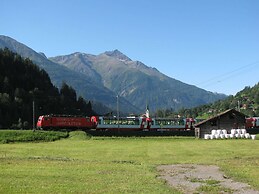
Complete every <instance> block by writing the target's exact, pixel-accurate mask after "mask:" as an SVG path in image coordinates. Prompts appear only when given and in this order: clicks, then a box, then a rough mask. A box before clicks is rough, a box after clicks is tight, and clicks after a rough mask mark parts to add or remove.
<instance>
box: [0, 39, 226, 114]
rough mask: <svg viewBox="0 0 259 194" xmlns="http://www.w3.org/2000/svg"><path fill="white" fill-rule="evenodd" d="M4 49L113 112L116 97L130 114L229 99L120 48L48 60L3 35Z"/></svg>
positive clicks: (72, 54) (76, 53)
mask: <svg viewBox="0 0 259 194" xmlns="http://www.w3.org/2000/svg"><path fill="white" fill-rule="evenodd" d="M0 47H2V48H3V47H9V48H11V50H12V51H14V52H17V53H18V54H21V55H22V56H23V57H25V58H26V57H28V58H30V59H31V60H32V61H33V62H35V63H36V64H37V65H39V66H40V67H41V68H43V69H45V70H46V71H47V73H48V74H49V75H50V78H51V80H52V81H53V83H54V85H56V86H58V87H59V86H60V85H61V84H62V82H63V81H65V82H66V83H67V84H69V85H71V86H72V87H73V88H75V90H76V91H77V93H78V95H82V96H83V97H84V98H85V99H89V100H94V101H98V102H101V103H103V104H104V105H105V106H107V107H110V108H113V110H115V109H116V106H117V105H116V101H117V98H116V96H120V102H119V103H120V110H121V111H124V112H128V113H134V112H135V113H140V112H143V111H144V110H145V108H146V105H147V104H149V107H150V109H151V110H156V109H163V108H171V109H179V108H183V107H194V106H198V105H201V104H206V103H210V102H213V101H216V100H218V99H222V98H225V97H226V95H223V94H214V93H212V92H208V91H206V90H204V89H201V88H198V87H196V86H193V85H189V84H185V83H183V82H181V81H179V80H176V79H174V78H170V77H169V76H167V75H164V74H162V73H161V72H159V71H158V70H157V69H156V68H153V67H148V66H147V65H145V64H144V63H142V62H140V61H133V60H131V59H130V58H129V57H127V56H126V55H125V54H123V53H122V52H121V51H119V50H117V49H116V50H113V51H106V52H104V53H101V54H98V55H93V54H86V53H81V52H74V53H71V54H69V55H61V56H56V57H50V58H48V59H46V56H45V54H42V53H37V52H36V51H34V50H32V49H31V48H29V47H27V46H26V45H24V44H21V43H19V42H17V41H16V40H14V39H12V38H10V37H6V36H0Z"/></svg>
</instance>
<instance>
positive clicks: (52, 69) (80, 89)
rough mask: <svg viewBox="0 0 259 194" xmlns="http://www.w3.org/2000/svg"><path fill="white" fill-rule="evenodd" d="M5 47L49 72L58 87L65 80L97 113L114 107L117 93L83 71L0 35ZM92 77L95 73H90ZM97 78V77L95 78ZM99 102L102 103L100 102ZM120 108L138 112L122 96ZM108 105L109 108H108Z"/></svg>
mask: <svg viewBox="0 0 259 194" xmlns="http://www.w3.org/2000/svg"><path fill="white" fill-rule="evenodd" d="M5 47H7V48H8V49H10V50H11V51H13V52H15V53H18V54H19V55H21V56H22V57H24V58H29V59H31V60H32V61H33V62H34V63H35V64H37V65H38V66H39V67H40V68H42V69H44V70H46V72H47V73H48V74H49V76H50V78H51V81H52V83H53V84H54V85H56V86H57V87H58V88H60V87H61V86H62V83H63V82H64V81H65V82H66V83H67V84H68V85H70V86H72V87H73V88H74V89H75V90H76V92H77V94H78V95H81V96H82V97H84V98H85V99H89V100H91V101H94V102H93V108H94V110H95V111H96V112H98V113H99V114H104V113H107V112H110V111H111V110H110V108H114V107H116V103H117V100H116V96H117V93H114V92H112V91H111V90H109V89H107V88H106V87H104V86H103V85H102V84H96V83H94V82H92V80H91V79H89V77H88V76H85V73H86V72H85V73H84V74H83V73H81V72H80V71H79V70H78V71H71V69H69V68H67V67H65V66H63V65H60V64H58V63H55V62H53V61H50V60H49V59H47V58H46V56H45V54H43V53H37V52H35V51H34V50H32V49H31V48H29V47H27V46H26V45H24V44H22V43H20V42H17V41H16V40H14V39H12V38H10V37H7V36H2V35H0V48H5ZM92 76H93V77H94V76H95V75H92ZM95 79H98V78H95ZM100 102H101V103H102V104H103V105H102V104H100ZM120 104H121V108H122V109H123V111H125V112H139V111H140V110H139V109H138V108H136V107H134V106H133V105H132V104H131V103H129V102H128V101H127V100H125V99H124V98H121V99H120ZM108 107H109V108H108Z"/></svg>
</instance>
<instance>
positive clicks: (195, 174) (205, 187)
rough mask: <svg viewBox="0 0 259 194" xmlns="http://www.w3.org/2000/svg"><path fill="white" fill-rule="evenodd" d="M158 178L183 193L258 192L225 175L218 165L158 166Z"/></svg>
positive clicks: (252, 193) (236, 193)
mask: <svg viewBox="0 0 259 194" xmlns="http://www.w3.org/2000/svg"><path fill="white" fill-rule="evenodd" d="M157 170H158V172H159V174H160V176H159V178H162V179H165V180H166V181H167V183H168V184H169V185H170V186H172V187H174V188H176V189H178V190H179V191H181V192H182V193H185V194H190V193H233V194H244V193H245V194H259V191H256V190H254V189H252V188H251V186H249V185H248V184H246V183H241V182H236V181H234V180H232V179H230V178H229V177H227V176H225V175H224V174H223V173H222V172H221V171H220V170H219V167H218V166H214V165H196V164H177V165H162V166H158V167H157Z"/></svg>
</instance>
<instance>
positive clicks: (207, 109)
mask: <svg viewBox="0 0 259 194" xmlns="http://www.w3.org/2000/svg"><path fill="white" fill-rule="evenodd" d="M230 108H234V109H237V110H240V112H242V113H244V114H245V115H247V116H251V117H252V116H259V83H257V84H256V85H255V86H254V87H245V88H244V89H243V90H242V91H240V92H238V93H237V94H236V95H235V96H229V97H228V98H226V99H225V100H220V101H217V102H215V103H212V104H208V105H203V106H198V107H196V108H192V109H182V110H180V111H179V112H178V113H175V114H180V115H187V116H192V117H194V118H208V117H210V116H214V115H216V114H218V113H220V112H223V111H225V110H227V109H230ZM170 114H172V113H170V111H167V115H170Z"/></svg>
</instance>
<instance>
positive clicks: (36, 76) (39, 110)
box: [0, 49, 95, 128]
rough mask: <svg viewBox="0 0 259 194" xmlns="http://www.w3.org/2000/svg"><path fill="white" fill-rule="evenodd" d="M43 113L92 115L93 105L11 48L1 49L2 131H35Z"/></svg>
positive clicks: (0, 91) (0, 123)
mask: <svg viewBox="0 0 259 194" xmlns="http://www.w3.org/2000/svg"><path fill="white" fill-rule="evenodd" d="M33 102H34V105H35V106H34V108H35V117H36V118H35V119H37V118H38V116H39V115H42V114H77V115H89V116H90V115H92V114H95V113H94V112H93V110H92V106H91V102H86V101H85V100H84V99H83V98H82V97H79V98H77V95H76V92H75V90H74V89H73V88H72V87H70V86H68V85H67V84H66V83H63V85H62V87H61V89H60V91H59V90H58V89H57V88H56V87H54V86H53V84H52V83H51V81H50V78H49V76H48V74H47V73H46V72H45V70H42V69H40V68H39V67H38V66H36V65H34V64H33V63H32V61H30V60H29V59H23V58H22V57H21V56H20V55H18V54H15V53H13V52H11V51H9V50H8V49H4V50H2V49H0V128H9V127H12V128H31V127H32V121H33Z"/></svg>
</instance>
